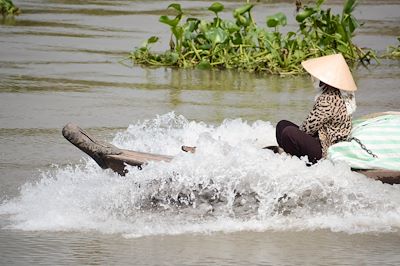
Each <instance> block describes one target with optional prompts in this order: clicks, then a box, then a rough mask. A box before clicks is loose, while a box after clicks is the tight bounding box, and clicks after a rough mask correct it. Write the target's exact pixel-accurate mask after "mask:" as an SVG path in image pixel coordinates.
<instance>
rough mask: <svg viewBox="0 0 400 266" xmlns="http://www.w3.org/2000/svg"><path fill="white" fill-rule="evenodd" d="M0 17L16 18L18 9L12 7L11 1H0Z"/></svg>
mask: <svg viewBox="0 0 400 266" xmlns="http://www.w3.org/2000/svg"><path fill="white" fill-rule="evenodd" d="M0 10H1V15H2V16H3V18H4V17H8V16H17V15H19V13H20V9H19V8H18V7H16V6H15V5H14V3H13V2H12V1H11V0H0Z"/></svg>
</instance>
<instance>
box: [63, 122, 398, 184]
mask: <svg viewBox="0 0 400 266" xmlns="http://www.w3.org/2000/svg"><path fill="white" fill-rule="evenodd" d="M62 134H63V136H64V137H65V138H66V139H67V140H68V141H69V142H71V143H72V144H73V145H75V146H76V147H78V148H79V149H80V150H82V151H83V152H85V153H86V154H88V155H89V156H90V157H92V158H93V160H95V161H96V163H97V164H98V165H99V166H100V167H101V168H103V169H108V168H109V169H112V170H113V171H114V172H116V173H118V174H120V175H125V174H126V173H127V172H128V171H127V169H126V168H125V166H126V165H127V164H128V165H132V166H137V167H139V168H141V167H142V166H143V165H145V164H146V163H147V162H149V161H165V162H169V161H171V160H172V159H173V157H172V156H167V155H160V154H151V153H145V152H137V151H131V150H125V149H119V148H117V147H115V146H114V145H112V144H110V143H107V142H103V141H100V140H97V139H96V138H94V137H93V136H91V135H90V134H89V133H88V132H86V131H85V130H83V129H81V128H80V127H79V126H77V125H75V124H73V123H68V124H67V125H65V127H64V128H63V130H62ZM354 171H355V172H358V173H360V174H363V175H365V176H367V177H369V178H372V179H375V180H379V181H382V182H383V183H388V184H400V171H391V170H381V169H374V170H354Z"/></svg>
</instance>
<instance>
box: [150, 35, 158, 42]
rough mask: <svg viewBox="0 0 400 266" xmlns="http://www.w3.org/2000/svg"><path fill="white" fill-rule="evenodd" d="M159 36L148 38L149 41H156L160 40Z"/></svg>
mask: <svg viewBox="0 0 400 266" xmlns="http://www.w3.org/2000/svg"><path fill="white" fill-rule="evenodd" d="M158 39H159V38H158V37H157V36H151V37H150V38H148V39H147V43H156V42H157V41H158Z"/></svg>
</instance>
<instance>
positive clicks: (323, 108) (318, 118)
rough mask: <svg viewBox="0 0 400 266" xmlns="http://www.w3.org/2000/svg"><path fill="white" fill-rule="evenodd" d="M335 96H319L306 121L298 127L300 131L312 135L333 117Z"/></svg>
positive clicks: (324, 94)
mask: <svg viewBox="0 0 400 266" xmlns="http://www.w3.org/2000/svg"><path fill="white" fill-rule="evenodd" d="M334 97H335V95H329V94H327V93H323V94H321V95H320V96H319V97H318V99H317V101H316V103H315V104H314V107H313V109H312V111H311V112H310V114H309V115H308V116H307V118H306V120H305V121H304V122H303V124H302V125H301V126H300V127H299V128H300V130H301V131H304V132H306V133H307V134H309V135H314V134H316V133H317V132H318V130H319V129H320V128H321V127H322V126H323V125H324V124H326V123H327V122H329V120H331V118H332V117H333V106H332V104H333V101H334Z"/></svg>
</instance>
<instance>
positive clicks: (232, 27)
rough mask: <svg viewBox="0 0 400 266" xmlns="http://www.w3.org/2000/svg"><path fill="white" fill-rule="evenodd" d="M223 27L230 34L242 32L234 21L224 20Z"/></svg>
mask: <svg viewBox="0 0 400 266" xmlns="http://www.w3.org/2000/svg"><path fill="white" fill-rule="evenodd" d="M221 24H222V25H221V27H222V28H224V29H227V30H228V31H229V33H234V32H237V31H239V30H240V27H239V26H238V25H237V24H236V23H235V22H233V21H228V20H223V21H222V23H221Z"/></svg>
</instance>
